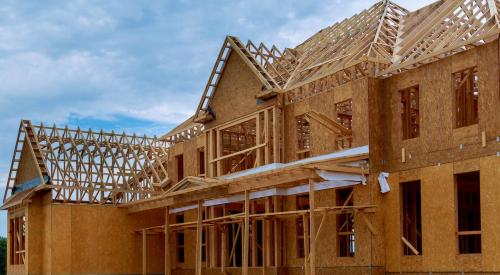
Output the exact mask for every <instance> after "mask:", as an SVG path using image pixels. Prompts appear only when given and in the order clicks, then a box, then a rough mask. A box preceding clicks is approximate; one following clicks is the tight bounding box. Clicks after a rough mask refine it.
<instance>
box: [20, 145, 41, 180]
mask: <svg viewBox="0 0 500 275" xmlns="http://www.w3.org/2000/svg"><path fill="white" fill-rule="evenodd" d="M36 166H37V164H36V162H35V159H34V158H33V154H31V151H30V149H29V146H28V143H27V142H26V141H24V143H23V149H22V153H21V160H20V161H19V168H18V171H17V174H16V182H15V184H16V185H17V184H21V183H23V182H26V181H28V180H32V179H35V178H37V177H39V175H38V172H37V170H36Z"/></svg>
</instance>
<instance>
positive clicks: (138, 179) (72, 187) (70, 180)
mask: <svg viewBox="0 0 500 275" xmlns="http://www.w3.org/2000/svg"><path fill="white" fill-rule="evenodd" d="M19 135H20V139H18V144H19V143H21V142H23V143H24V140H26V141H27V144H28V145H30V150H31V152H32V153H34V156H35V157H36V159H37V160H38V167H37V168H36V169H37V170H38V171H40V173H41V176H42V175H47V176H48V177H49V183H48V184H49V186H50V188H51V189H52V198H53V199H54V200H55V201H61V202H74V203H99V204H120V203H127V202H131V201H136V200H141V199H146V198H149V197H151V196H153V195H155V194H156V193H157V191H156V190H157V189H158V188H159V186H161V185H162V184H163V183H164V182H165V181H168V173H167V167H166V164H165V162H166V160H167V158H168V146H169V145H170V144H169V143H168V142H166V141H162V140H159V139H157V138H156V137H154V138H148V137H147V136H142V137H140V136H137V135H135V134H134V135H126V134H125V133H123V134H116V133H114V132H111V133H105V132H103V131H102V130H101V131H100V132H93V131H92V130H88V131H83V130H80V129H79V128H78V129H76V130H71V129H69V128H68V127H65V128H58V127H56V126H55V125H54V126H52V127H46V126H44V125H43V124H41V125H39V126H33V125H32V124H31V122H30V121H23V122H22V124H21V128H20V134H19ZM21 140H22V141H21ZM19 150H20V149H19V146H18V147H17V148H16V152H17V151H19ZM15 161H18V159H17V158H16V159H15ZM15 161H13V164H12V167H17V166H18V164H15ZM13 169H14V170H13ZM13 169H11V174H12V173H13V171H15V168H13ZM14 182H15V176H14V178H12V179H9V181H8V186H7V190H6V193H5V195H4V201H5V198H6V197H7V196H8V192H9V191H12V190H13V184H14ZM11 195H12V192H11Z"/></svg>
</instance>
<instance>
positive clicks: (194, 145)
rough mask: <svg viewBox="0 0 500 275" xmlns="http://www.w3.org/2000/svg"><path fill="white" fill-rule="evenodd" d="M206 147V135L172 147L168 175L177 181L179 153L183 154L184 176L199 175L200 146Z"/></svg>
mask: <svg viewBox="0 0 500 275" xmlns="http://www.w3.org/2000/svg"><path fill="white" fill-rule="evenodd" d="M201 147H205V135H201V136H199V137H196V138H194V139H190V140H185V141H183V142H179V143H177V144H175V145H174V146H173V147H171V148H170V156H169V159H168V163H167V171H168V176H169V178H170V179H171V180H173V181H174V183H175V182H177V179H178V175H177V161H176V159H175V157H176V156H178V155H183V161H184V163H183V168H184V171H183V172H184V177H187V176H198V148H201Z"/></svg>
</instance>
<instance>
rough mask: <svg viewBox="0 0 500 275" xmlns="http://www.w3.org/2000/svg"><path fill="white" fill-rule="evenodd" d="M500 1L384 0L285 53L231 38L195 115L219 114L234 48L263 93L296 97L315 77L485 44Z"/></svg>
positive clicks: (495, 25)
mask: <svg viewBox="0 0 500 275" xmlns="http://www.w3.org/2000/svg"><path fill="white" fill-rule="evenodd" d="M499 7H500V0H441V1H438V2H436V3H434V4H431V5H429V6H427V7H424V8H422V9H420V10H417V11H414V12H409V11H408V10H406V9H405V8H403V7H401V6H399V5H397V4H395V3H393V2H391V1H387V0H383V1H380V2H378V3H376V4H375V5H373V6H372V7H370V8H369V9H367V10H364V11H362V12H361V13H359V14H356V15H354V16H352V17H350V18H348V19H345V20H343V21H342V22H339V23H335V24H334V25H332V26H329V27H326V28H324V29H322V30H321V31H319V32H318V33H316V34H315V35H313V36H312V37H310V38H309V39H307V40H306V41H304V42H303V43H301V44H300V45H298V46H297V47H295V48H294V49H285V50H284V51H282V52H281V51H279V50H278V49H277V48H276V46H271V47H267V46H266V45H264V44H262V43H261V44H259V46H256V45H255V44H254V43H253V42H251V41H248V43H247V44H246V46H244V45H243V44H242V43H241V42H239V40H238V38H236V37H227V38H226V40H225V42H224V44H223V47H222V49H221V52H220V54H219V57H218V58H217V61H216V64H215V66H214V69H213V70H212V73H211V75H210V78H209V81H208V83H207V86H206V87H205V91H204V93H203V97H202V99H201V101H200V104H199V106H198V109H197V111H196V114H195V120H196V121H198V122H201V123H203V122H206V121H209V120H211V119H212V118H213V117H211V114H210V112H211V111H210V100H211V98H212V97H213V94H214V93H215V91H216V89H217V84H218V81H219V79H220V77H221V75H222V74H223V72H224V64H225V61H226V60H227V58H228V57H229V54H231V51H232V50H233V49H234V50H235V51H237V52H238V53H239V54H240V55H241V56H242V57H243V58H244V60H245V62H246V63H247V64H248V65H249V66H250V67H251V69H252V71H254V72H255V73H256V75H257V76H258V77H259V79H260V80H261V81H262V83H263V85H264V88H263V91H262V93H261V94H259V95H256V97H257V98H261V99H266V98H268V97H271V96H274V95H276V94H277V93H280V92H286V93H287V94H288V99H287V101H288V102H293V101H296V100H299V99H301V97H300V96H297V93H302V91H300V89H302V88H304V87H306V84H310V83H313V82H314V83H315V84H314V85H313V86H314V87H307V88H310V89H312V90H314V92H318V91H324V90H327V89H329V88H331V87H332V86H338V85H342V84H344V83H346V82H348V81H351V80H354V79H357V78H361V77H365V76H372V77H387V76H391V75H394V74H397V73H400V72H403V71H405V70H408V69H412V68H415V67H418V66H420V65H422V64H426V63H429V62H433V61H436V60H439V59H441V58H444V57H446V56H449V55H452V54H455V53H457V52H461V51H464V50H467V49H469V48H471V47H475V46H477V45H481V44H484V43H487V42H488V41H489V39H492V38H495V37H497V35H498V33H499V32H500V23H499V18H498V10H499ZM316 82H318V83H316Z"/></svg>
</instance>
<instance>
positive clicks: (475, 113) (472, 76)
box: [453, 67, 479, 128]
mask: <svg viewBox="0 0 500 275" xmlns="http://www.w3.org/2000/svg"><path fill="white" fill-rule="evenodd" d="M453 90H454V92H455V122H456V123H455V127H456V128H460V127H465V126H469V125H473V124H477V123H478V122H479V105H478V101H479V76H478V73H477V67H473V68H469V69H466V70H463V71H460V72H456V73H454V74H453Z"/></svg>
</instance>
